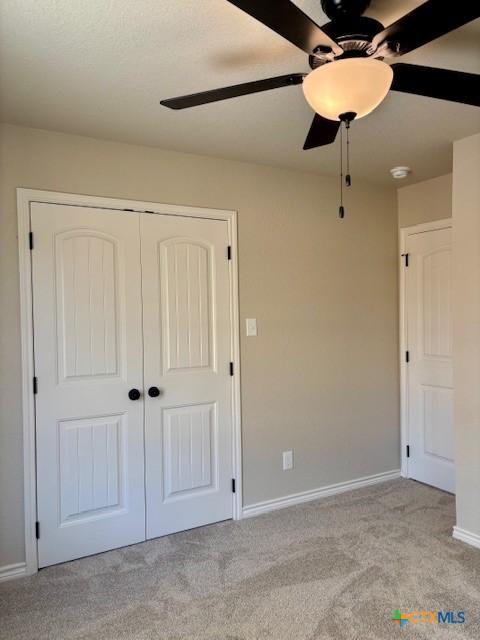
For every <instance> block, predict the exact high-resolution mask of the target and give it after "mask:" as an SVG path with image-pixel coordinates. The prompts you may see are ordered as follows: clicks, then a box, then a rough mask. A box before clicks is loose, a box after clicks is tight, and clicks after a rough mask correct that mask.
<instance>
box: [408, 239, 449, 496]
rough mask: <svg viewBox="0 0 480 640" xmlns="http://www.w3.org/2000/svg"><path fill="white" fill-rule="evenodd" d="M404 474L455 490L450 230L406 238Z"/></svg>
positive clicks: (447, 489) (441, 487)
mask: <svg viewBox="0 0 480 640" xmlns="http://www.w3.org/2000/svg"><path fill="white" fill-rule="evenodd" d="M407 251H408V255H409V266H408V268H407V270H406V272H407V273H406V278H407V281H406V295H407V301H406V312H407V314H406V315H407V318H406V319H407V344H408V351H409V356H410V357H409V360H410V361H409V364H408V365H407V377H408V429H409V445H410V458H409V460H408V470H409V476H410V477H411V478H414V479H416V480H420V481H421V482H425V483H427V484H431V485H433V486H435V487H439V488H440V489H444V490H445V491H450V492H455V465H454V458H455V456H454V432H453V363H452V230H451V229H450V228H446V229H439V230H436V231H427V232H423V233H417V234H414V235H410V236H408V240H407Z"/></svg>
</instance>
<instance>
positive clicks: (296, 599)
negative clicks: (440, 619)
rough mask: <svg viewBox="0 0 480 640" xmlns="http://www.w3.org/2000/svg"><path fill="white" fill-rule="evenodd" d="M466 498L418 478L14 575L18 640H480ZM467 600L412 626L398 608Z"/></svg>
mask: <svg viewBox="0 0 480 640" xmlns="http://www.w3.org/2000/svg"><path fill="white" fill-rule="evenodd" d="M454 521H455V518H454V499H453V497H452V496H450V495H448V494H445V493H442V492H441V491H437V490H435V489H432V488H430V487H426V486H424V485H421V484H418V483H415V482H413V481H410V480H395V481H393V482H389V483H385V484H382V485H376V486H374V487H370V488H367V489H360V490H357V491H353V492H349V493H345V494H342V495H339V496H334V497H331V498H327V499H323V500H319V501H316V502H310V503H307V504H304V505H301V506H298V507H290V508H288V509H284V510H282V511H277V512H273V513H270V514H267V515H264V516H259V517H257V518H251V519H248V520H244V521H241V522H225V523H220V524H216V525H211V526H209V527H203V528H201V529H196V530H192V531H187V532H184V533H180V534H176V535H171V536H168V537H165V538H161V539H157V540H152V541H149V542H145V543H142V544H138V545H135V546H131V547H128V548H125V549H121V550H118V551H110V552H108V553H104V554H101V555H98V556H93V557H91V558H84V559H82V560H77V561H75V562H70V563H68V564H64V565H59V566H56V567H51V568H48V569H45V570H43V571H41V572H40V573H39V574H38V575H36V576H33V577H31V578H23V579H20V580H16V581H12V582H9V583H4V584H3V585H0V606H1V609H0V616H1V624H0V637H1V638H2V639H7V638H8V639H9V640H10V639H13V638H15V640H23V639H28V640H33V639H35V640H42V639H47V638H48V640H57V639H61V640H70V639H72V640H73V639H75V640H87V639H93V638H95V639H96V640H106V639H115V640H124V639H138V640H147V639H148V640H150V639H152V640H153V639H155V640H162V639H167V638H168V639H169V640H174V639H180V638H191V639H195V640H204V639H207V638H208V639H209V640H213V639H215V640H247V639H248V640H259V639H262V640H263V639H272V640H307V639H308V640H314V639H315V640H327V639H328V640H347V639H348V640H351V639H355V640H357V639H358V640H360V639H361V640H374V639H382V640H383V639H390V638H397V637H398V638H407V637H413V638H431V637H435V638H449V639H455V640H456V639H457V638H471V639H475V640H478V639H479V638H480V551H479V550H476V549H473V548H472V547H469V546H467V545H465V544H463V543H461V542H458V541H455V540H453V539H452V537H451V533H452V526H453V524H454ZM397 608H400V609H402V610H403V611H412V610H440V609H441V610H462V611H465V615H466V624H464V625H461V624H445V625H426V624H417V625H412V624H409V625H407V628H405V629H400V628H399V627H398V626H397V625H395V624H394V623H393V622H392V621H391V617H392V615H393V612H394V610H395V609H397Z"/></svg>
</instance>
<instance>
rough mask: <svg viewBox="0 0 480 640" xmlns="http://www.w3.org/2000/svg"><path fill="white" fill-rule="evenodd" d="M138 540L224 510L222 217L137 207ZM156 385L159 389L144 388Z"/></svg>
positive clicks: (227, 456)
mask: <svg viewBox="0 0 480 640" xmlns="http://www.w3.org/2000/svg"><path fill="white" fill-rule="evenodd" d="M141 241H142V274H143V281H142V290H143V301H144V347H145V353H144V361H145V391H146V393H145V429H146V430H145V442H146V497H147V502H146V503H147V538H153V537H155V536H161V535H165V534H168V533H173V532H175V531H181V530H184V529H189V528H192V527H197V526H200V525H204V524H208V523H211V522H217V521H220V520H225V519H227V518H231V517H232V507H233V500H232V488H231V486H232V485H231V482H232V412H231V402H232V397H231V396H232V382H231V381H232V379H231V377H230V361H231V359H232V358H231V353H232V347H231V321H230V298H229V291H230V289H229V266H228V265H229V262H228V260H227V245H228V227H227V223H226V222H225V221H221V220H206V219H199V218H187V217H179V216H168V215H152V214H142V216H141ZM150 387H157V388H158V389H159V390H160V392H161V393H160V395H158V396H156V397H150V396H149V394H148V393H147V390H148V389H149V388H150Z"/></svg>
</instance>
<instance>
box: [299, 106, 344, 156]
mask: <svg viewBox="0 0 480 640" xmlns="http://www.w3.org/2000/svg"><path fill="white" fill-rule="evenodd" d="M339 128H340V120H328V119H327V118H323V117H322V116H319V115H318V113H316V114H315V117H314V118H313V122H312V125H311V127H310V131H309V132H308V135H307V139H306V140H305V144H304V145H303V149H304V151H306V150H307V149H314V148H315V147H323V146H324V145H326V144H331V143H332V142H334V140H335V138H336V137H337V132H338V130H339Z"/></svg>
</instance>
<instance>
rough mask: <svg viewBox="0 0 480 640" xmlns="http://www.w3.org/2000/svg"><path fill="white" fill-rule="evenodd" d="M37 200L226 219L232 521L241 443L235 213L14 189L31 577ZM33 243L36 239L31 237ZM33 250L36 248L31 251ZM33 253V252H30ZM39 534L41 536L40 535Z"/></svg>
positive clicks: (34, 558)
mask: <svg viewBox="0 0 480 640" xmlns="http://www.w3.org/2000/svg"><path fill="white" fill-rule="evenodd" d="M32 202H41V203H49V204H64V205H71V206H77V207H94V208H97V209H107V210H114V211H119V212H123V213H124V214H125V215H128V214H129V213H130V212H131V211H137V212H140V213H153V214H155V213H156V214H162V215H171V216H183V217H192V218H207V219H213V220H225V221H226V222H227V223H228V238H229V245H230V246H231V247H232V249H231V260H229V279H230V310H231V314H230V316H231V322H232V326H231V358H232V362H234V363H235V375H234V376H233V378H232V428H233V438H232V459H233V474H234V477H235V479H236V491H235V493H232V500H233V518H234V520H238V519H240V518H241V517H242V485H243V483H242V450H241V446H242V442H241V407H240V334H239V308H238V251H237V212H236V211H230V210H226V209H209V208H204V207H191V206H183V205H171V204H159V203H152V202H144V201H137V200H121V199H117V198H102V197H97V196H84V195H77V194H71V193H59V192H55V191H42V190H36V189H24V188H18V189H17V217H18V253H19V275H20V333H21V364H22V413H23V478H24V517H25V571H24V572H23V573H22V575H32V574H34V573H36V572H37V571H38V555H37V539H36V522H37V496H36V462H35V399H34V381H33V378H34V375H35V368H34V341H33V306H32V299H33V290H32V277H31V276H32V261H31V249H30V204H31V203H32ZM33 242H35V239H33ZM34 248H35V247H34ZM33 250H34V249H33ZM40 535H41V532H40Z"/></svg>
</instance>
